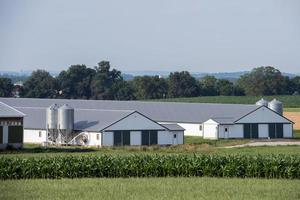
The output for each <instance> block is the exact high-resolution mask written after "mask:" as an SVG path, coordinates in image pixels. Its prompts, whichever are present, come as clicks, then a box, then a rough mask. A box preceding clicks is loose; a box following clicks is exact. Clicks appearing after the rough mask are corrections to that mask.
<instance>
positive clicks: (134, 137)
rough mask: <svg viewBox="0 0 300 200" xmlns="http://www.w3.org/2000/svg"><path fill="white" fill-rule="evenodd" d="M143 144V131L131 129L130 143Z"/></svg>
mask: <svg viewBox="0 0 300 200" xmlns="http://www.w3.org/2000/svg"><path fill="white" fill-rule="evenodd" d="M141 144H142V132H141V131H130V145H141Z"/></svg>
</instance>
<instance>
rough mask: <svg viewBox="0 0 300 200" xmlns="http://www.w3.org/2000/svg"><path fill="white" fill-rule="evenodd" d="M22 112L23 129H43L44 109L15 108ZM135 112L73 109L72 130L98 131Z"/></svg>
mask: <svg viewBox="0 0 300 200" xmlns="http://www.w3.org/2000/svg"><path fill="white" fill-rule="evenodd" d="M16 108H17V109H18V110H20V111H22V112H24V113H25V114H26V116H25V117H24V128H26V129H45V128H46V109H45V108H41V107H36V108H34V107H16ZM133 112H135V111H129V110H126V111H125V110H118V111H117V110H115V111H113V110H95V109H75V110H74V130H80V131H100V130H102V129H104V128H105V127H107V126H109V125H111V124H112V123H114V122H116V121H118V120H120V119H122V118H124V117H126V116H128V115H130V114H131V113H133Z"/></svg>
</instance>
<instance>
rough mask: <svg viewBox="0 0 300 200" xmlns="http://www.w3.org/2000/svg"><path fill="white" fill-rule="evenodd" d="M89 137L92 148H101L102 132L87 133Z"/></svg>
mask: <svg viewBox="0 0 300 200" xmlns="http://www.w3.org/2000/svg"><path fill="white" fill-rule="evenodd" d="M86 133H87V134H88V136H89V142H88V145H90V146H101V133H100V132H86ZM97 135H99V137H98V138H99V140H98V139H97Z"/></svg>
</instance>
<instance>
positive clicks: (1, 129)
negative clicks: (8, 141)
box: [0, 126, 3, 144]
mask: <svg viewBox="0 0 300 200" xmlns="http://www.w3.org/2000/svg"><path fill="white" fill-rule="evenodd" d="M0 144H3V126H0Z"/></svg>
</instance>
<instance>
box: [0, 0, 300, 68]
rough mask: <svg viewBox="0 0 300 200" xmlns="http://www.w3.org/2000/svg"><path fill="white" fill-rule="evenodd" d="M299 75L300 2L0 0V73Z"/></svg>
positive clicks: (297, 0)
mask: <svg viewBox="0 0 300 200" xmlns="http://www.w3.org/2000/svg"><path fill="white" fill-rule="evenodd" d="M101 60H109V61H111V64H112V66H113V67H115V68H117V69H120V70H122V71H130V70H140V71H141V70H160V71H175V70H190V71H198V72H218V71H240V70H249V69H251V68H253V67H256V66H261V65H272V66H276V67H278V68H279V69H280V70H282V71H285V72H300V0H147V1H146V0H107V1H104V0H81V1H76V0H0V70H32V69H37V68H40V69H47V70H54V71H55V70H61V69H66V68H67V67H68V66H70V65H71V64H86V65H88V66H94V65H96V64H97V63H98V62H99V61H101Z"/></svg>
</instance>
